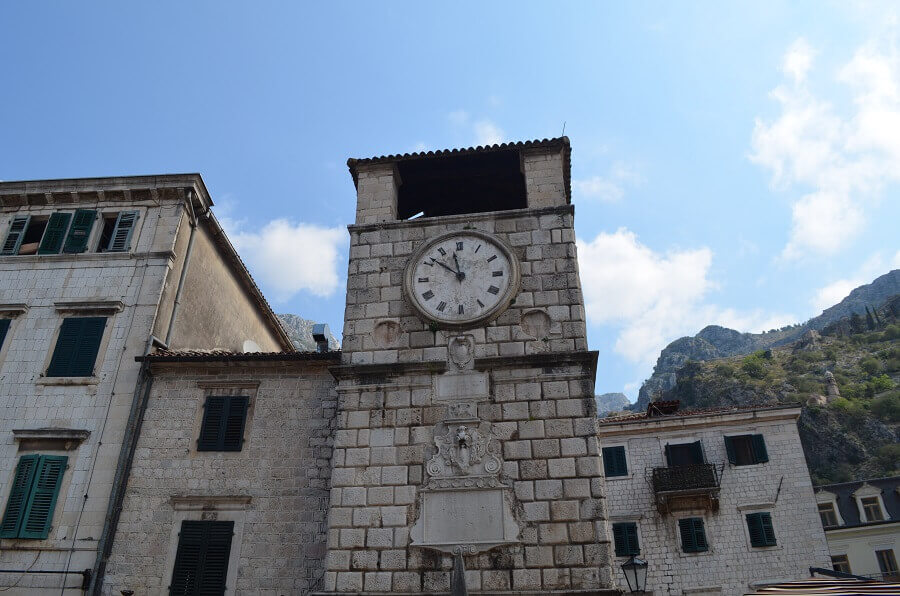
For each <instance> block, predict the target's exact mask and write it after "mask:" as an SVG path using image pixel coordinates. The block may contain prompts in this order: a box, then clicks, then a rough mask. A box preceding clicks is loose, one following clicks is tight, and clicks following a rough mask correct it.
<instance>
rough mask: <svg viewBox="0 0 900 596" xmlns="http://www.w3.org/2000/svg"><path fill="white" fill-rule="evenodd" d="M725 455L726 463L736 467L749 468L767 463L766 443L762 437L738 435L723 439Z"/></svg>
mask: <svg viewBox="0 0 900 596" xmlns="http://www.w3.org/2000/svg"><path fill="white" fill-rule="evenodd" d="M725 453H726V454H727V455H728V461H729V462H731V463H732V464H734V465H736V466H750V465H754V464H763V463H766V462H767V461H769V452H768V451H767V450H766V441H765V439H763V436H762V435H738V436H730V437H725Z"/></svg>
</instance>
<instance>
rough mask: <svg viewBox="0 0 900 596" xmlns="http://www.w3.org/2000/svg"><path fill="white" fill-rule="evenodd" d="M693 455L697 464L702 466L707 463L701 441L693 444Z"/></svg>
mask: <svg viewBox="0 0 900 596" xmlns="http://www.w3.org/2000/svg"><path fill="white" fill-rule="evenodd" d="M691 455H692V457H693V459H694V462H693V463H695V464H702V463H703V462H705V461H706V458H704V457H703V444H702V443H701V442H700V441H695V442H694V443H691Z"/></svg>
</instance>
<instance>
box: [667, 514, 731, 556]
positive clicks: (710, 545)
mask: <svg viewBox="0 0 900 596" xmlns="http://www.w3.org/2000/svg"><path fill="white" fill-rule="evenodd" d="M707 513H708V512H707V511H705V510H699V509H691V510H687V511H679V512H678V515H673V516H671V521H670V523H671V524H672V526H671V535H672V536H674V540H675V546H674V548H672V549H671V551H672V552H674V553H675V555H676V556H678V557H679V558H681V559H691V558H694V557H707V556H715V552H716V548H715V542H713V541H712V540H710V539H709V536H710V526H709V521H710V519H711V518H709V517H707V515H706V514H707ZM693 517H699V518H700V519H702V520H703V536H704V538H706V550H704V551H699V552H684V549H683V548H682V544H681V527H680V522H681V520H682V519H687V518H693ZM748 540H749V538H748ZM748 544H749V542H748Z"/></svg>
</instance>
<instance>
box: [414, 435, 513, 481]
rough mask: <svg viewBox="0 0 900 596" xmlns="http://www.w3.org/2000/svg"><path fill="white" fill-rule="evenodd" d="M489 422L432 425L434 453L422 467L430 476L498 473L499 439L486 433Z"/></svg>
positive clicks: (443, 476) (442, 476) (444, 476)
mask: <svg viewBox="0 0 900 596" xmlns="http://www.w3.org/2000/svg"><path fill="white" fill-rule="evenodd" d="M490 426H491V425H490V423H487V422H483V423H481V425H480V426H479V427H478V428H474V427H473V428H470V427H469V426H467V425H465V424H446V423H444V422H440V423H438V424H437V426H436V427H435V433H434V444H435V445H436V446H437V453H435V454H434V456H432V458H431V459H430V460H429V461H428V463H427V464H426V466H425V470H426V471H427V472H428V475H429V476H431V477H432V478H446V477H448V476H469V475H477V474H486V475H493V474H498V473H499V472H500V442H499V441H498V440H497V439H496V437H494V436H492V435H491V434H490Z"/></svg>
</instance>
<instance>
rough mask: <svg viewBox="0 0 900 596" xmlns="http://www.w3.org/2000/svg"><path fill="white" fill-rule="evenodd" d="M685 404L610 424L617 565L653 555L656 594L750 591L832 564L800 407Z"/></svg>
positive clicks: (607, 456)
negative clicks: (695, 407) (689, 408)
mask: <svg viewBox="0 0 900 596" xmlns="http://www.w3.org/2000/svg"><path fill="white" fill-rule="evenodd" d="M677 407H678V405H677V402H653V403H651V404H650V405H649V407H648V411H647V412H646V413H643V414H635V415H630V416H622V417H618V418H606V419H602V420H601V421H600V425H599V426H600V430H599V437H600V441H601V444H602V447H603V460H604V474H605V476H606V489H607V502H608V512H609V522H610V527H611V532H612V535H613V540H614V549H615V563H614V564H615V565H617V566H618V565H621V564H622V563H623V562H625V561H626V560H627V559H628V557H629V556H631V555H636V556H638V557H639V558H641V559H644V560H646V561H647V562H648V577H647V591H648V592H652V593H653V594H743V593H745V592H747V591H749V589H751V588H754V587H758V586H760V585H762V584H766V583H776V582H779V581H786V580H792V579H800V578H806V577H808V576H809V568H810V567H829V566H830V565H829V564H828V561H829V559H828V550H827V546H826V543H825V536H824V534H823V532H821V531H820V524H819V523H818V519H817V517H816V509H815V507H814V505H813V503H814V499H813V489H812V483H811V481H810V477H809V472H808V470H807V468H806V462H805V460H804V456H803V449H802V447H801V445H800V437H799V434H798V432H797V418H798V417H799V415H800V408H799V406H773V407H755V408H727V409H725V408H723V409H720V410H707V411H696V412H682V411H678V409H677ZM618 580H619V586H620V587H622V588H625V587H626V586H625V584H624V579H623V578H622V577H621V576H619V577H618Z"/></svg>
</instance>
